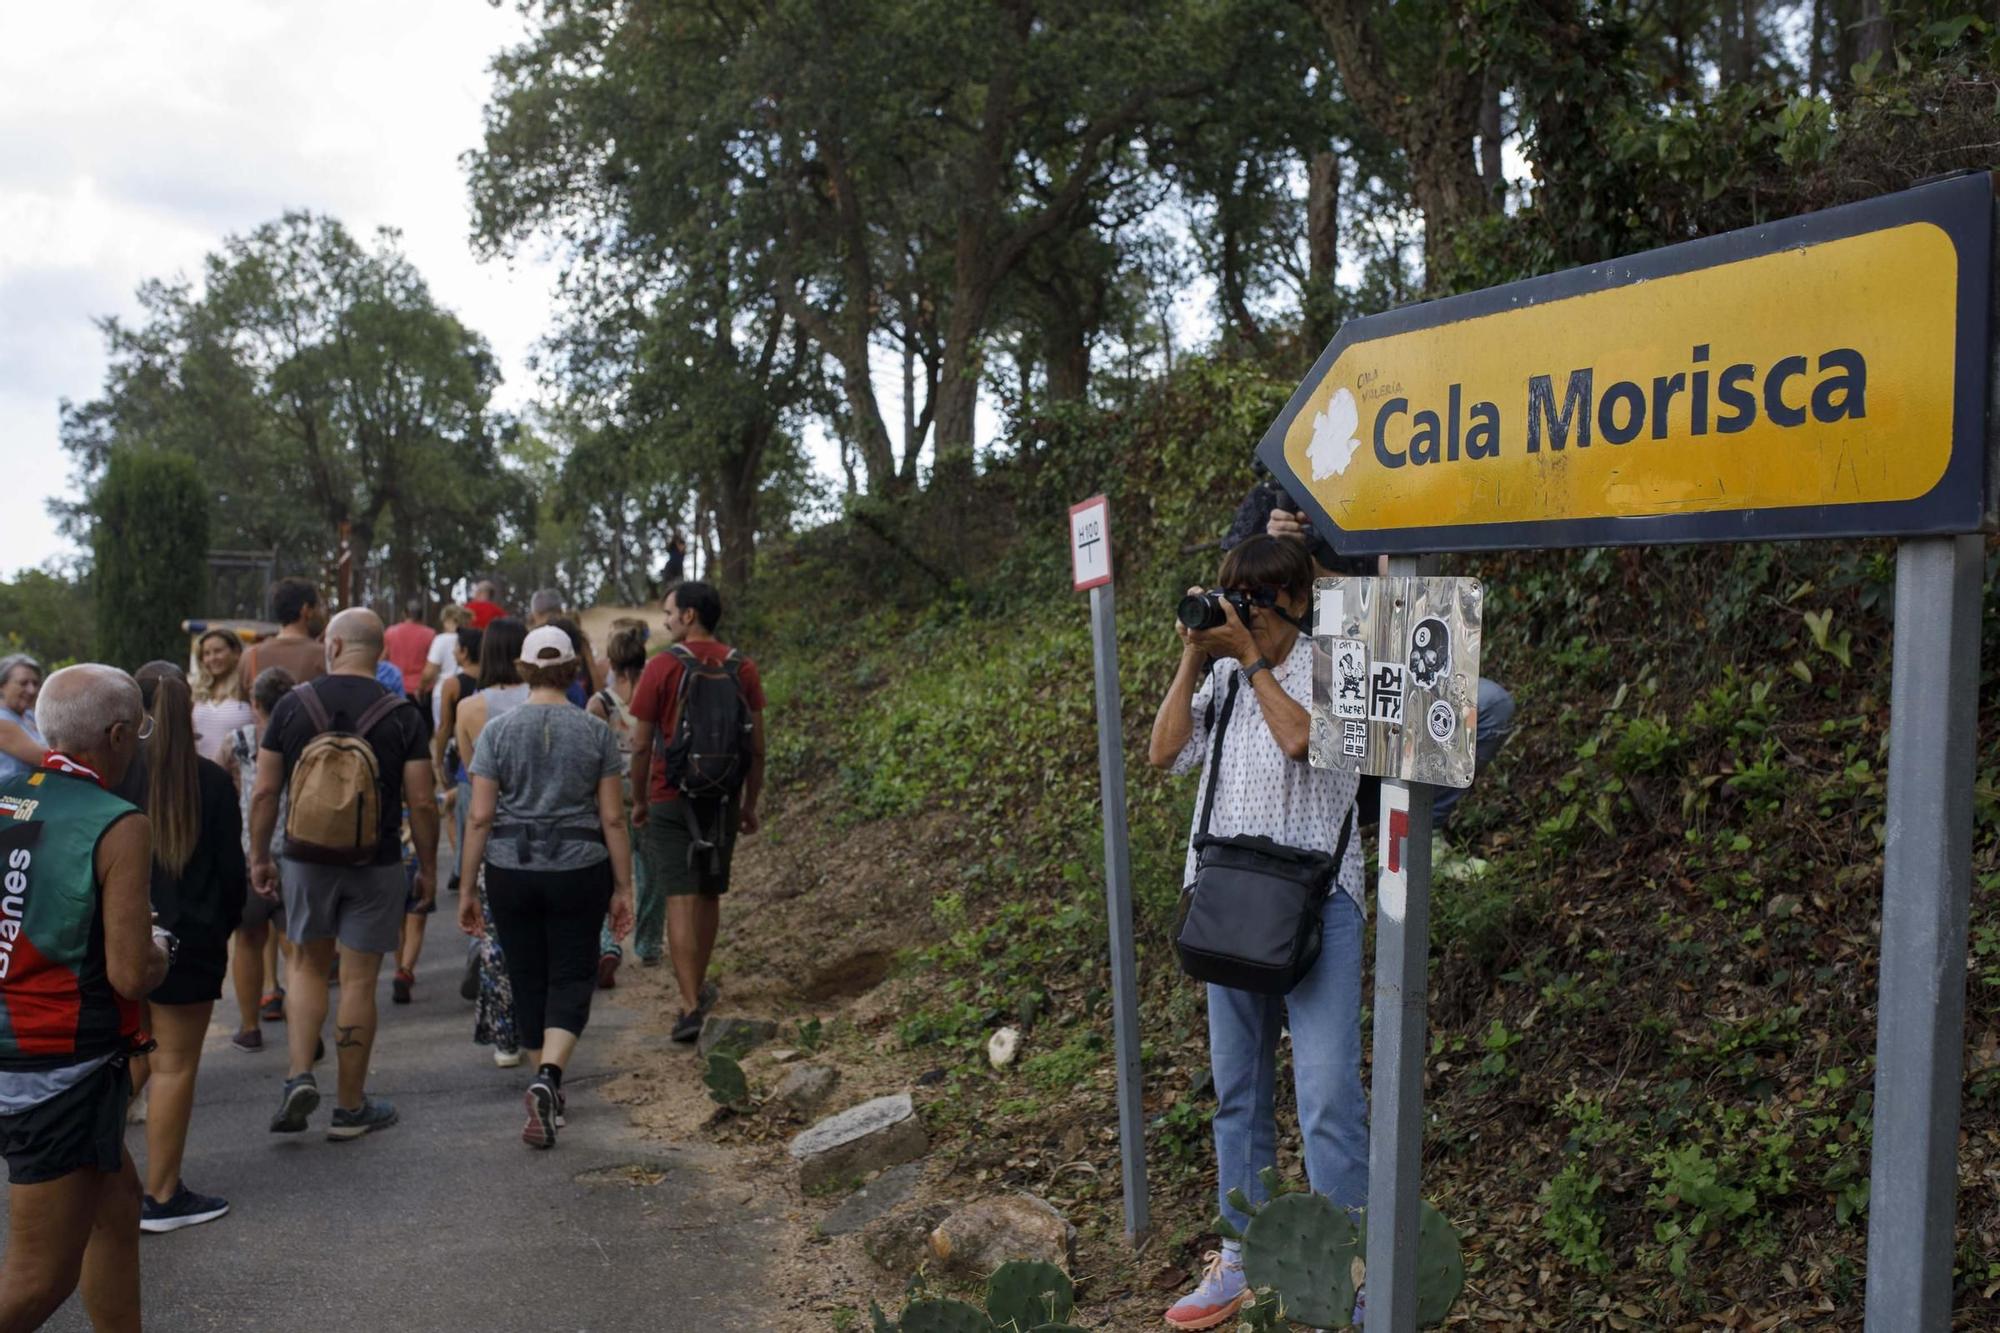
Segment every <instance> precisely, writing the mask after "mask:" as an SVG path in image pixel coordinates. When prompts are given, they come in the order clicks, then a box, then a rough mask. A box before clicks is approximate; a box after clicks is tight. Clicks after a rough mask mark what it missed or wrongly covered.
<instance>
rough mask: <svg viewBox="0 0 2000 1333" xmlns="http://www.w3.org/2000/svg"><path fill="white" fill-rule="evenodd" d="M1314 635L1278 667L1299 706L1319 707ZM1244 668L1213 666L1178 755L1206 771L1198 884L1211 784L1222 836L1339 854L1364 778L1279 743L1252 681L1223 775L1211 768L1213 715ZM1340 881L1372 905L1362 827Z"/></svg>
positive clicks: (1198, 803)
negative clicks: (1365, 891) (1365, 888)
mask: <svg viewBox="0 0 2000 1333" xmlns="http://www.w3.org/2000/svg"><path fill="white" fill-rule="evenodd" d="M1312 657H1313V647H1312V640H1310V639H1308V638H1306V637H1305V636H1303V635H1301V636H1300V637H1299V638H1298V639H1297V640H1296V641H1295V642H1294V643H1293V644H1292V650H1291V652H1289V653H1287V654H1286V655H1285V660H1284V661H1282V662H1280V663H1278V665H1277V666H1275V667H1273V668H1271V674H1272V676H1273V677H1275V678H1276V680H1277V682H1278V684H1279V686H1281V687H1282V688H1283V689H1284V691H1285V693H1286V694H1289V695H1291V696H1292V698H1293V699H1295V700H1297V701H1298V705H1299V707H1301V708H1303V709H1305V710H1306V711H1307V712H1311V711H1312V678H1313V672H1312ZM1242 671H1243V668H1242V667H1241V666H1239V665H1237V663H1236V662H1234V661H1233V660H1230V659H1227V658H1225V659H1223V660H1222V661H1219V662H1216V663H1214V664H1213V666H1212V667H1211V669H1210V671H1209V674H1208V679H1207V680H1206V681H1203V682H1202V685H1201V688H1199V689H1197V690H1196V691H1195V693H1194V702H1193V705H1192V707H1193V711H1194V734H1192V735H1191V736H1189V737H1188V740H1187V744H1186V745H1183V746H1182V747H1181V752H1180V754H1178V755H1177V756H1175V758H1174V763H1173V772H1175V773H1191V772H1193V771H1194V769H1195V768H1196V767H1197V766H1200V768H1201V770H1202V776H1201V786H1200V789H1199V790H1197V791H1196V792H1195V802H1194V820H1193V822H1192V823H1191V824H1190V825H1189V827H1188V854H1187V870H1186V872H1185V876H1184V878H1183V879H1182V881H1181V882H1182V883H1184V884H1186V883H1192V882H1193V881H1194V869H1195V853H1194V835H1195V832H1196V830H1198V829H1199V828H1200V826H1201V807H1202V802H1203V801H1205V800H1206V799H1207V798H1208V784H1209V783H1210V782H1214V781H1217V780H1219V781H1220V782H1221V784H1222V785H1221V786H1219V787H1217V788H1216V789H1215V812H1214V813H1213V814H1212V815H1211V816H1210V817H1209V822H1208V831H1209V832H1210V833H1213V834H1216V835H1218V836H1220V837H1235V836H1237V835H1239V834H1252V835H1261V836H1263V837H1266V838H1271V839H1273V840H1275V841H1277V842H1281V843H1283V844H1285V845H1286V846H1287V847H1298V848H1302V849H1304V850H1307V851H1320V852H1325V853H1327V854H1328V855H1329V856H1331V855H1332V854H1333V849H1334V845H1335V844H1336V843H1337V842H1338V841H1339V840H1340V824H1341V821H1342V820H1344V819H1347V818H1348V817H1349V816H1348V812H1349V811H1350V810H1351V809H1352V808H1353V805H1354V792H1355V789H1356V788H1357V787H1358V786H1359V785H1360V780H1359V779H1358V778H1357V777H1355V775H1354V774H1352V773H1336V772H1333V771H1331V770H1329V769H1323V768H1314V767H1313V766H1312V765H1311V764H1309V763H1307V762H1306V761H1305V760H1303V759H1292V758H1290V757H1289V756H1287V755H1286V754H1285V752H1284V751H1283V750H1281V749H1279V748H1278V738H1277V737H1275V736H1273V735H1272V734H1271V729H1270V728H1269V727H1267V726H1265V725H1264V710H1263V708H1262V707H1261V706H1259V704H1258V703H1257V691H1256V690H1255V689H1254V688H1253V687H1252V685H1251V683H1250V682H1249V681H1244V682H1243V683H1242V684H1241V685H1239V686H1237V688H1236V715H1235V716H1234V717H1233V718H1231V719H1230V722H1229V734H1228V735H1226V736H1224V737H1223V739H1222V764H1221V770H1222V771H1221V773H1220V775H1219V779H1218V775H1217V774H1215V773H1211V772H1210V771H1209V766H1208V752H1209V744H1210V738H1211V734H1212V733H1211V731H1210V728H1209V726H1208V723H1207V721H1206V720H1205V719H1206V715H1207V713H1208V705H1209V701H1210V700H1211V699H1212V700H1214V702H1215V721H1216V722H1217V723H1220V722H1221V721H1222V703H1223V700H1225V699H1227V698H1228V697H1229V678H1230V676H1232V675H1241V674H1242ZM1339 884H1340V887H1341V889H1343V890H1344V891H1345V892H1347V893H1348V894H1349V895H1351V896H1352V897H1353V899H1354V902H1355V905H1356V906H1358V907H1361V908H1363V910H1364V911H1365V910H1366V905H1367V901H1368V900H1367V899H1366V898H1365V897H1364V896H1363V895H1362V877H1361V838H1360V834H1359V832H1358V830H1357V831H1356V832H1355V833H1353V834H1350V835H1349V837H1348V840H1347V856H1346V859H1344V860H1343V861H1342V862H1341V864H1340V875H1339Z"/></svg>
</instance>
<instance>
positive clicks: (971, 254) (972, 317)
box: [931, 228, 992, 490]
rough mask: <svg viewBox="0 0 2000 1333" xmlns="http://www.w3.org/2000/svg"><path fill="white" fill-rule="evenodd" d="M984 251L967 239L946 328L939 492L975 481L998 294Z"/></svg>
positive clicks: (938, 425) (936, 473) (935, 475)
mask: <svg viewBox="0 0 2000 1333" xmlns="http://www.w3.org/2000/svg"><path fill="white" fill-rule="evenodd" d="M969 230H970V229H969V228H968V229H967V231H968V232H969ZM978 249H979V243H978V241H977V239H976V238H975V237H973V236H971V235H969V234H967V235H962V236H961V238H960V241H959V256H958V263H957V270H958V271H957V277H956V280H955V281H954V283H953V290H952V302H951V319H950V322H949V323H948V324H947V325H946V326H945V336H944V357H943V361H942V364H941V365H940V366H939V367H938V386H937V405H938V406H937V415H936V420H935V422H934V429H935V430H936V432H937V434H936V441H937V444H936V455H935V457H936V467H935V469H934V470H933V471H932V473H931V485H932V487H933V488H936V487H937V485H938V484H939V483H940V482H942V483H944V486H945V489H946V490H951V489H954V488H957V487H962V486H967V485H970V484H971V481H972V472H973V466H972V455H973V445H974V434H975V432H974V427H975V424H976V418H975V414H976V413H977V411H978V409H979V375H980V369H981V366H980V363H981V361H982V360H983V357H982V355H981V352H982V350H983V345H982V343H981V333H982V331H983V330H984V329H985V327H986V307H987V303H988V301H989V300H990V299H991V296H992V289H991V288H990V287H988V286H986V285H985V281H984V273H983V267H984V260H983V259H982V258H981V257H980V256H979V255H978V253H977V251H978Z"/></svg>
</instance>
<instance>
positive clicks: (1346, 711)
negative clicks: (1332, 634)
mask: <svg viewBox="0 0 2000 1333" xmlns="http://www.w3.org/2000/svg"><path fill="white" fill-rule="evenodd" d="M1332 657H1333V715H1334V716H1335V717H1337V718H1340V719H1342V720H1344V721H1354V722H1359V721H1362V720H1364V719H1366V718H1367V716H1368V645H1367V644H1365V643H1363V642H1361V640H1359V639H1335V640H1334V641H1333V653H1332Z"/></svg>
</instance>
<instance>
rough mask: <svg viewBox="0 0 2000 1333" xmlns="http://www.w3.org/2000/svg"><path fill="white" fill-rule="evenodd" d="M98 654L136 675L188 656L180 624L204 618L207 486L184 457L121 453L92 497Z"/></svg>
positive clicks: (108, 465) (110, 461) (114, 457)
mask: <svg viewBox="0 0 2000 1333" xmlns="http://www.w3.org/2000/svg"><path fill="white" fill-rule="evenodd" d="M92 517H93V519H94V526H93V527H92V530H91V531H92V537H93V547H94V558H95V574H96V586H95V588H94V590H93V591H94V593H95V596H96V602H97V648H98V652H99V653H100V654H101V655H102V656H103V657H104V659H105V660H106V661H108V662H111V663H112V664H113V665H116V666H122V667H124V668H125V669H126V670H128V671H131V670H136V669H137V668H138V667H139V665H140V664H141V663H143V662H147V661H151V660H152V659H154V658H161V659H164V660H166V661H169V662H180V661H182V660H184V659H185V658H186V657H187V650H188V641H187V634H186V633H185V632H184V631H183V630H182V629H181V621H182V620H184V619H186V618H188V617H190V616H196V615H199V614H200V613H201V605H200V599H201V593H202V589H203V588H204V587H205V586H206V584H207V575H208V531H209V521H208V520H209V516H208V488H207V487H206V486H205V485H204V484H203V481H202V477H201V473H200V471H199V470H198V469H197V468H196V467H195V465H194V463H193V461H192V460H190V459H188V458H185V457H182V456H181V455H179V454H168V453H156V452H150V451H141V450H135V449H121V450H119V451H117V452H116V453H113V454H112V455H111V457H110V458H109V459H108V460H107V463H106V466H105V469H104V476H103V480H102V482H101V483H100V485H99V486H98V488H97V493H96V495H95V497H94V499H93V515H92Z"/></svg>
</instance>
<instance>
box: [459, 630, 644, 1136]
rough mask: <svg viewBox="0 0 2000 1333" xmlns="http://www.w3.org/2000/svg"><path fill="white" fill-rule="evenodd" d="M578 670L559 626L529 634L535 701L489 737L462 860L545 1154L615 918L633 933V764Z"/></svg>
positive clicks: (527, 676)
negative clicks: (578, 689)
mask: <svg viewBox="0 0 2000 1333" xmlns="http://www.w3.org/2000/svg"><path fill="white" fill-rule="evenodd" d="M580 665H581V664H580V663H579V661H578V659H577V656H576V653H575V651H574V649H572V647H571V646H570V641H569V636H568V635H566V634H564V633H563V632H562V631H561V630H560V629H557V628H555V627H553V626H544V627H542V628H541V629H537V630H534V631H532V632H531V633H530V634H529V635H528V637H527V641H526V642H525V643H524V644H523V645H522V647H521V657H520V667H521V675H522V677H523V678H524V680H525V681H526V682H527V684H528V686H529V693H528V698H527V701H526V702H525V703H523V704H521V705H520V706H519V707H517V708H514V709H511V710H509V711H508V712H507V713H505V714H504V715H502V716H500V717H498V718H496V719H494V720H492V721H490V722H488V723H487V724H486V727H485V729H484V730H483V731H482V732H481V733H480V735H479V744H478V747H477V748H476V749H475V750H474V751H473V756H472V811H471V814H470V816H469V818H468V819H467V821H466V830H465V849H464V850H465V863H466V864H467V865H480V864H482V863H483V864H484V866H485V871H486V874H485V899H486V907H487V910H488V911H489V912H490V913H491V914H492V917H493V928H494V930H495V931H496V932H497V933H498V935H499V937H500V952H501V953H502V954H503V955H504V956H505V958H506V960H507V975H508V979H509V980H510V981H511V982H512V983H513V991H514V1022H515V1025H516V1027H517V1028H518V1029H519V1033H520V1041H521V1045H522V1047H524V1048H525V1049H526V1050H528V1051H529V1052H530V1053H531V1054H530V1057H529V1058H530V1059H532V1060H534V1061H535V1062H536V1063H537V1066H538V1068H537V1070H536V1073H535V1081H534V1082H533V1083H531V1084H529V1085H528V1092H527V1106H528V1123H527V1125H526V1126H525V1127H524V1128H523V1129H522V1131H521V1138H522V1141H523V1142H525V1143H527V1144H528V1145H529V1146H530V1147H535V1148H553V1147H554V1146H555V1141H556V1129H557V1127H558V1126H559V1125H560V1124H561V1123H562V1114H563V1109H564V1099H563V1092H562V1074H563V1069H564V1067H565V1066H567V1065H568V1063H569V1061H570V1056H571V1054H572V1052H574V1051H575V1049H576V1041H577V1038H578V1036H580V1035H581V1034H582V1032H583V1029H584V1025H585V1024H586V1023H588V1022H589V1021H590V1000H591V994H592V992H593V991H594V990H595V989H596V986H597V956H598V952H599V950H598V931H599V927H600V926H601V924H602V923H603V921H604V916H605V913H606V911H607V910H608V911H609V912H610V914H611V924H612V929H613V931H614V932H616V933H617V934H618V935H621V936H622V935H624V934H626V933H627V932H628V931H630V930H631V929H632V911H633V898H632V843H631V838H630V836H629V834H628V832H627V828H626V823H625V795H624V791H623V788H622V785H621V778H622V777H623V775H624V771H625V760H624V756H623V755H621V754H620V753H619V749H618V741H617V739H616V737H614V736H613V735H612V733H611V728H609V727H608V726H606V725H605V724H604V723H603V722H601V721H600V720H598V719H597V718H595V717H592V716H591V715H590V714H589V713H587V712H585V711H584V710H582V709H580V708H577V707H575V706H574V705H573V704H571V703H570V702H569V699H568V697H567V696H566V694H565V691H566V690H567V689H568V688H569V686H570V683H571V682H572V681H573V680H575V679H576V676H577V672H578V669H579V667H580ZM460 885H461V895H460V899H459V913H458V921H459V925H460V926H461V927H462V928H463V929H464V930H465V932H466V933H467V934H468V935H478V934H479V933H481V931H482V930H483V924H482V921H481V917H480V892H479V890H478V888H476V887H468V886H467V885H466V881H465V880H464V879H461V880H460Z"/></svg>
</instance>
